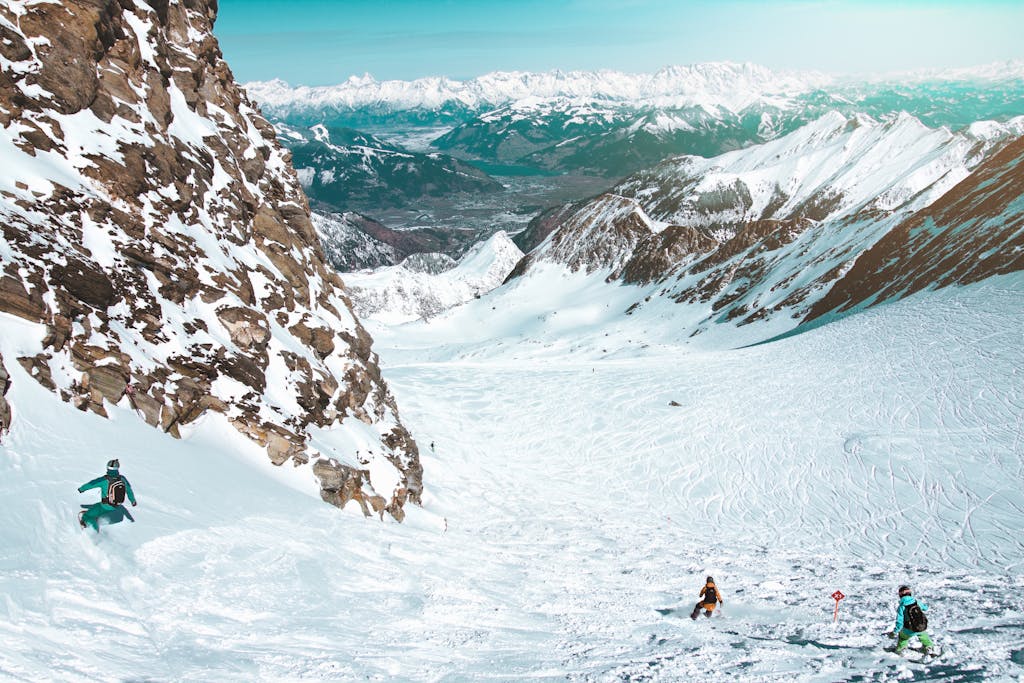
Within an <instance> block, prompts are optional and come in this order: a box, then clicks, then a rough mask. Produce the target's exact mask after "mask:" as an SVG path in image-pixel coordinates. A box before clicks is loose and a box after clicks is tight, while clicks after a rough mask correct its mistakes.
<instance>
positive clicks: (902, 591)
mask: <svg viewBox="0 0 1024 683" xmlns="http://www.w3.org/2000/svg"><path fill="white" fill-rule="evenodd" d="M904 595H910V586H900V597H901V598H902V597H903V596H904Z"/></svg>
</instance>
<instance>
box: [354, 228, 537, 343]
mask: <svg viewBox="0 0 1024 683" xmlns="http://www.w3.org/2000/svg"><path fill="white" fill-rule="evenodd" d="M416 256H418V257H419V258H417V259H416V260H415V262H414V263H411V264H409V265H408V266H407V265H405V264H404V263H403V264H399V265H397V266H391V267H386V268H380V269H377V270H375V271H372V272H356V273H347V274H346V275H345V282H346V284H347V285H348V288H349V292H350V294H351V297H352V302H353V304H354V305H355V308H356V311H357V313H358V314H359V316H360V317H361V318H363V319H375V320H378V321H386V322H389V323H396V322H405V321H408V320H416V319H417V318H429V317H432V316H435V315H437V314H439V313H441V312H443V311H445V310H447V309H450V308H453V307H455V306H458V305H459V304H462V303H465V302H466V301H469V300H471V299H473V298H476V297H479V296H480V295H482V294H485V293H486V292H489V291H491V290H492V289H494V288H495V287H497V286H498V285H500V284H501V283H502V282H503V281H504V280H505V278H506V277H507V276H508V274H509V272H510V271H511V270H512V268H514V267H515V265H516V263H518V262H519V259H521V258H522V256H523V252H521V251H520V250H519V248H518V247H516V245H515V244H513V243H512V240H511V239H510V238H509V236H508V234H507V233H505V232H504V231H503V230H500V231H498V232H496V233H495V234H494V235H493V236H491V237H490V238H488V239H487V240H485V241H483V242H480V243H478V244H477V245H476V246H475V247H473V248H472V249H470V250H469V251H468V252H466V254H465V255H463V257H462V258H461V259H459V261H458V263H457V264H456V265H455V266H454V267H452V268H450V269H448V270H444V271H442V272H439V273H435V272H433V268H429V267H424V264H423V263H422V260H423V257H424V255H422V254H418V255H416ZM410 258H411V257H410Z"/></svg>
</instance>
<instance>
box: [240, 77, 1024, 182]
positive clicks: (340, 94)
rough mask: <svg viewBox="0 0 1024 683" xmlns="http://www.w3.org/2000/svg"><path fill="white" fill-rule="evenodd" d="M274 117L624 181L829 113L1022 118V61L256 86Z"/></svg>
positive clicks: (944, 121)
mask: <svg viewBox="0 0 1024 683" xmlns="http://www.w3.org/2000/svg"><path fill="white" fill-rule="evenodd" d="M249 88H250V92H252V93H253V96H254V97H255V98H256V99H257V100H258V101H260V102H261V103H262V104H263V106H264V109H265V110H266V111H267V112H268V113H269V115H270V116H271V117H272V118H273V119H275V120H280V121H286V122H287V121H291V122H295V123H298V124H301V125H311V124H312V123H318V122H327V123H331V124H333V125H348V126H352V125H360V124H368V125H375V126H383V127H387V126H389V125H392V126H393V125H399V126H400V127H401V126H404V127H416V126H421V127H425V128H424V129H425V130H426V129H429V130H433V131H436V130H437V128H438V126H448V127H449V128H450V130H448V131H447V132H444V133H443V134H440V135H437V136H436V140H435V143H434V144H435V145H436V146H437V147H438V148H439V149H443V150H445V151H448V152H450V153H452V154H457V155H461V156H467V157H471V158H475V159H480V160H483V161H486V162H489V163H499V164H503V165H509V166H517V167H525V168H534V169H543V170H548V171H556V172H559V173H596V174H600V175H603V176H606V177H613V178H618V177H622V176H624V175H626V174H628V173H631V172H634V171H637V170H640V169H642V168H645V167H648V166H651V165H653V164H656V163H658V162H660V161H661V160H663V159H665V158H666V157H668V156H672V155H677V154H696V155H700V156H706V157H711V156H717V155H718V154H722V153H723V152H728V151H731V150H735V149H740V148H743V147H748V146H750V145H753V144H758V143H761V142H765V141H768V140H772V139H775V138H777V137H779V136H781V135H785V134H787V133H790V132H792V131H794V130H796V129H797V128H799V127H800V126H802V125H804V124H806V123H809V122H811V121H813V120H815V119H817V118H820V117H821V116H823V115H825V114H826V113H828V112H829V111H839V112H841V113H843V114H844V115H846V116H854V115H857V114H865V115H868V116H871V117H872V118H886V117H888V116H890V115H893V114H896V113H899V112H901V111H905V112H908V113H910V114H911V115H913V116H916V117H917V118H919V119H921V120H922V121H923V122H924V123H925V124H926V125H928V126H930V127H942V126H948V127H951V128H953V129H960V128H963V127H965V126H968V125H970V124H971V123H973V122H974V121H978V120H983V119H995V120H999V121H1005V120H1006V119H1008V118H1011V117H1013V116H1017V115H1020V114H1021V112H1024V66H1022V64H1021V63H1020V62H1008V63H1000V64H995V65H988V66H985V67H979V68H974V69H957V70H945V71H929V72H920V73H916V74H912V75H888V76H884V77H870V76H865V77H844V78H833V77H826V76H823V75H821V74H814V73H800V74H793V73H778V72H773V71H771V70H768V69H765V68H763V67H759V66H756V65H751V64H730V63H710V64H697V65H691V66H687V67H671V68H666V69H663V70H661V71H659V72H658V73H655V74H621V73H617V72H551V73H547V74H509V73H499V74H490V75H487V76H483V77H480V78H478V79H474V80H472V81H466V82H457V81H450V80H446V79H421V80H419V81H411V82H397V81H388V82H385V83H378V82H376V81H374V80H373V79H371V78H368V77H363V78H353V79H350V80H349V81H348V82H346V83H344V84H342V85H340V86H334V87H325V88H295V89H292V88H289V87H287V86H286V85H285V84H283V83H281V82H273V83H255V84H250V85H249Z"/></svg>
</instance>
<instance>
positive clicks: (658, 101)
mask: <svg viewBox="0 0 1024 683" xmlns="http://www.w3.org/2000/svg"><path fill="white" fill-rule="evenodd" d="M831 81H832V79H831V78H830V77H828V76H825V75H823V74H818V73H790V72H778V71H773V70H771V69H767V68H765V67H763V66H759V65H757V64H750V63H744V64H736V63H731V62H710V63H704V64H692V65H688V66H672V67H666V68H664V69H661V70H660V71H657V72H656V73H653V74H632V73H622V72H619V71H609V70H602V71H560V70H556V71H549V72H545V73H531V72H521V71H510V72H494V73H490V74H486V75H484V76H480V77H478V78H473V79H470V80H467V81H458V80H453V79H449V78H443V77H432V78H421V79H418V80H414V81H377V80H375V79H374V78H373V77H372V76H370V75H368V74H367V75H364V76H352V77H350V78H349V79H348V80H347V81H345V82H344V83H342V84H340V85H335V86H323V87H306V86H298V87H291V86H289V85H288V84H287V83H285V82H284V81H281V80H273V81H266V82H252V83H247V84H246V85H245V88H246V90H247V91H248V92H249V94H250V96H251V97H253V98H254V99H255V100H256V101H258V102H259V103H260V104H261V106H262V107H263V108H264V110H265V111H266V112H267V114H268V115H270V116H271V117H273V118H280V119H288V118H290V117H297V116H302V115H316V116H320V115H322V114H323V113H324V112H329V111H334V112H340V111H344V110H360V109H372V108H379V109H380V110H382V111H383V110H386V111H392V112H394V111H402V110H412V109H423V110H443V109H444V108H445V107H446V106H451V105H455V106H456V107H461V108H464V109H465V110H469V111H481V110H486V109H491V108H494V107H497V106H501V105H504V104H507V103H510V102H515V101H521V100H528V99H534V98H535V99H540V100H544V99H557V98H571V99H575V100H586V101H618V102H628V103H632V104H653V105H658V106H666V107H685V106H707V107H725V108H727V109H730V110H733V111H739V110H741V109H744V108H745V107H747V106H749V105H750V104H751V103H752V102H755V101H759V100H764V99H768V98H774V97H786V96H791V95H794V94H797V93H802V92H807V91H808V90H812V89H815V88H819V87H822V86H824V85H826V84H828V83H830V82H831Z"/></svg>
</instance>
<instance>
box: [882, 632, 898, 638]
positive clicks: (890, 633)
mask: <svg viewBox="0 0 1024 683" xmlns="http://www.w3.org/2000/svg"><path fill="white" fill-rule="evenodd" d="M885 635H887V636H889V637H890V638H895V637H896V631H889V632H888V633H886V634H885Z"/></svg>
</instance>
